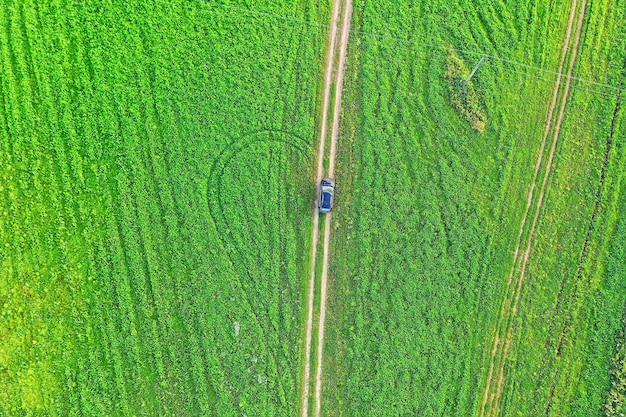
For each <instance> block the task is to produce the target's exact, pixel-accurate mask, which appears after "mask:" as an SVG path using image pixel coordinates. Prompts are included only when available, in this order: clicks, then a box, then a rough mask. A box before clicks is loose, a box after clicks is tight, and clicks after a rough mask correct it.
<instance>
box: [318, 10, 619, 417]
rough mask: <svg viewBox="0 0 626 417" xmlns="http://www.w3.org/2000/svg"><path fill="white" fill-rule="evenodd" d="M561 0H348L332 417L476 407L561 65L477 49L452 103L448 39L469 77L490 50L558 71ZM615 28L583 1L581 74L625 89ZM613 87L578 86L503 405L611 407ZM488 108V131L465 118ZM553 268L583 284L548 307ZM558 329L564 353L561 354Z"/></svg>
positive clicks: (615, 316) (610, 13) (513, 409)
mask: <svg viewBox="0 0 626 417" xmlns="http://www.w3.org/2000/svg"><path fill="white" fill-rule="evenodd" d="M569 5H570V4H569V2H566V1H562V2H557V3H554V4H552V5H551V6H550V9H549V10H548V8H547V6H546V5H543V4H528V5H521V4H518V3H515V2H504V3H496V2H487V3H481V4H480V5H470V4H469V3H462V4H458V5H454V6H448V5H447V4H446V3H445V2H435V3H432V2H431V3H429V4H428V5H426V4H424V5H415V4H413V5H409V4H408V3H397V2H396V3H394V5H393V7H391V6H390V5H389V4H387V3H385V2H367V3H365V4H359V5H355V15H356V17H355V21H354V23H353V27H354V28H356V29H357V30H358V31H359V33H356V34H353V38H352V44H351V48H352V49H351V51H350V54H351V55H350V57H351V58H350V63H349V75H348V76H347V79H348V80H349V81H348V85H347V86H346V90H345V91H346V98H345V99H344V102H345V103H346V106H347V107H346V108H345V109H344V118H343V120H342V124H343V128H342V129H343V131H342V136H341V139H340V141H339V146H340V151H339V158H340V161H339V162H338V164H337V165H338V169H339V172H338V174H337V183H338V184H339V185H340V186H341V196H339V195H338V200H337V201H338V202H339V203H338V204H337V207H336V213H335V216H336V217H335V218H334V219H336V221H337V223H338V224H339V225H340V227H339V229H338V230H337V232H336V233H335V234H334V235H333V247H332V254H333V257H332V265H331V268H332V274H331V275H332V276H331V281H330V282H331V288H330V289H329V293H330V294H331V299H330V300H329V319H328V323H329V330H328V333H327V335H328V339H327V340H328V342H327V343H328V347H327V348H325V349H326V352H330V353H329V355H328V358H329V360H328V362H326V363H325V365H326V368H325V371H324V374H325V375H328V377H329V380H328V382H327V383H326V385H325V387H326V388H325V392H324V398H325V413H326V415H328V416H335V415H337V416H339V415H363V416H366V415H371V416H375V415H381V416H382V415H390V414H393V415H398V416H403V415H407V416H408V415H423V416H430V415H433V416H434V415H446V416H455V415H458V416H467V415H478V414H479V411H480V403H481V400H482V398H481V395H482V392H483V390H484V387H485V384H486V379H487V376H488V373H489V361H490V355H491V348H492V344H491V343H492V340H491V338H492V336H493V329H494V326H495V324H496V322H497V321H498V319H499V315H500V307H501V302H502V300H503V297H504V293H505V286H506V282H507V279H508V275H509V272H510V270H511V267H512V262H513V256H512V253H513V250H514V248H515V246H516V241H517V237H518V233H519V227H520V222H521V219H522V217H523V213H524V210H525V206H526V197H527V192H528V190H529V186H530V184H531V182H532V175H533V169H534V164H535V160H536V156H537V152H538V150H539V145H540V143H541V137H542V133H543V128H544V123H545V119H546V108H547V104H548V102H549V101H550V99H551V96H552V88H553V86H554V80H555V77H554V74H549V73H546V72H542V71H539V70H537V69H535V68H530V67H524V66H519V65H516V64H513V63H511V62H503V61H499V60H497V59H494V58H491V57H487V59H486V62H485V64H484V65H483V66H482V67H481V68H480V69H479V70H478V71H477V73H476V75H475V76H474V78H473V79H472V81H471V82H470V84H469V86H470V88H471V89H472V90H470V91H473V92H474V93H475V94H476V96H475V98H472V104H470V107H469V109H474V110H467V108H465V109H464V108H463V106H462V105H461V106H460V105H459V104H458V103H457V104H455V95H454V92H455V90H454V89H452V91H451V85H450V82H451V81H450V80H449V79H447V78H446V72H448V74H450V52H449V51H447V50H446V48H448V47H450V46H452V47H453V48H455V49H456V50H457V51H455V55H456V57H457V58H458V60H457V61H454V63H455V65H454V68H456V69H457V70H458V71H460V72H461V73H463V72H464V70H463V68H465V69H467V70H471V69H472V68H473V67H474V65H475V64H476V63H477V62H478V61H479V59H480V57H481V54H482V53H485V54H488V55H495V56H501V57H504V58H506V59H508V60H512V61H516V62H523V63H529V64H530V65H532V66H534V67H541V68H545V69H548V70H551V71H554V70H555V69H556V68H558V62H559V60H560V56H561V51H562V41H563V39H564V35H565V30H566V27H567V18H568V16H569ZM625 22H626V21H625V20H624V16H623V14H622V12H620V11H617V10H616V8H615V7H609V6H608V5H607V4H606V3H603V4H598V5H596V6H594V7H589V10H588V11H587V17H586V20H585V26H584V28H583V37H582V44H581V48H580V55H579V57H578V59H577V66H576V71H575V76H577V77H581V78H584V79H590V80H593V81H595V82H600V83H610V84H611V85H619V84H620V82H621V81H620V80H621V79H623V74H622V68H621V62H622V61H623V60H624V57H625V51H624V50H623V45H621V44H620V42H618V41H616V40H617V39H620V36H622V35H620V34H621V33H623V30H624V25H625ZM373 34H378V35H380V36H373ZM428 45H438V46H440V47H431V46H428ZM468 51H470V52H468ZM471 51H474V52H476V53H473V52H471ZM449 78H450V77H449ZM452 87H454V86H452ZM474 93H471V94H474ZM605 94H606V95H605ZM467 95H468V96H469V95H470V93H467ZM616 96H617V95H616V92H615V91H614V90H608V89H605V88H602V87H600V86H594V85H590V84H588V83H584V82H582V81H576V82H574V89H573V93H572V94H571V95H570V100H569V104H568V108H567V113H566V120H565V124H564V127H563V131H562V133H561V140H560V144H559V147H558V149H557V156H556V162H555V166H554V167H553V172H552V174H551V176H550V182H549V185H548V191H547V195H546V198H545V203H544V207H543V208H542V210H541V214H540V221H539V226H538V229H537V231H536V237H535V240H534V243H533V250H532V252H531V262H530V264H529V267H528V273H527V277H526V281H525V283H524V286H523V293H522V301H521V304H520V308H519V313H518V317H517V319H516V320H515V331H514V333H513V334H514V340H513V344H512V348H511V354H510V355H509V358H508V361H507V363H506V368H505V372H506V374H505V375H506V380H505V381H506V382H505V386H504V392H503V400H502V403H501V404H502V407H501V409H500V412H501V415H524V416H533V415H544V413H545V412H546V411H547V412H548V413H549V415H555V416H556V415H560V416H563V415H602V413H603V410H604V408H603V404H605V402H606V401H607V399H608V395H609V387H610V384H611V382H610V381H609V379H610V378H609V368H610V367H611V360H610V357H611V355H612V354H613V352H614V351H615V346H616V342H615V340H614V337H615V336H616V335H617V334H618V331H617V330H618V328H619V326H620V319H621V316H622V313H621V312H622V311H623V308H624V295H625V293H624V289H623V286H621V285H620V284H618V281H617V278H616V276H617V275H616V273H615V272H608V269H607V265H610V264H611V263H613V264H615V263H616V262H617V263H618V264H619V261H617V259H618V257H617V256H618V255H613V254H612V251H611V249H609V248H610V247H611V245H613V244H614V243H611V242H612V241H613V240H614V239H615V241H616V242H620V241H621V240H622V237H621V235H620V233H621V232H620V229H619V228H616V220H617V219H619V218H620V216H621V214H620V213H622V211H621V210H622V209H621V208H620V207H621V206H619V205H616V201H618V200H617V199H619V198H621V197H620V196H621V195H622V191H621V189H620V186H619V178H620V176H621V175H622V174H621V173H623V165H622V162H621V161H622V159H621V156H620V154H619V153H618V152H617V151H616V149H621V146H622V142H623V141H622V140H621V139H619V138H620V137H622V135H621V134H620V133H618V132H620V131H621V130H620V129H623V120H624V119H623V118H624V116H623V110H620V111H618V112H617V113H616V116H615V118H616V124H615V129H616V130H615V133H614V136H613V137H614V139H613V143H614V149H613V150H612V151H611V152H610V155H609V159H608V168H607V170H606V172H605V174H604V175H605V180H604V182H603V185H600V186H599V185H598V184H599V183H600V177H601V172H602V166H603V163H604V156H605V150H606V145H607V137H608V134H609V130H610V126H611V123H612V119H613V116H614V110H615V104H616V100H622V99H621V98H620V99H618V98H616ZM458 102H460V103H461V104H464V103H463V100H458ZM482 111H484V113H485V115H486V118H485V119H486V123H485V128H484V133H481V131H480V130H481V129H476V128H475V127H474V128H473V127H472V117H471V115H472V114H479V112H482ZM468 119H469V120H468ZM481 119H482V118H476V120H481ZM618 143H619V145H618ZM338 187H339V186H338ZM535 201H536V200H535ZM596 202H598V203H596ZM596 206H597V210H596V208H595V207H596ZM594 211H595V212H596V215H595V218H594V219H593V220H591V217H592V214H593V213H594ZM590 221H591V222H593V226H592V227H591V228H590ZM589 230H591V233H588V231H589ZM588 235H589V236H590V237H589V239H588ZM524 236H525V237H524V238H525V239H526V238H527V237H528V232H525V234H524ZM587 240H588V241H589V242H588V243H585V242H586V241H587ZM585 245H586V249H585V250H584V253H583V247H585ZM611 259H614V260H611ZM613 268H615V266H614V267H613ZM580 275H582V277H583V278H582V279H579V278H578V277H579V276H580ZM563 279H565V280H567V281H568V282H571V283H573V282H578V284H576V287H577V288H579V289H578V290H576V291H574V287H573V286H571V287H568V288H567V289H565V290H564V292H563V294H562V295H561V298H562V300H563V301H562V302H561V304H560V306H559V307H558V308H556V309H555V305H556V302H557V299H558V296H557V294H558V288H559V285H560V284H561V282H562V281H563ZM609 295H610V296H609ZM600 300H607V303H606V304H604V303H602V304H601V303H600ZM566 323H567V324H566ZM598 323H601V324H598ZM550 326H552V329H549V328H548V327H550ZM564 328H567V330H564ZM563 334H565V338H564V340H565V341H564V346H566V348H564V349H565V350H563V351H562V352H561V353H560V354H557V349H556V347H557V346H558V344H559V340H560V337H561V335H563ZM565 351H566V352H567V353H565ZM565 358H567V359H565ZM540 369H541V372H542V373H541V375H539V374H536V372H538V371H539V370H540ZM553 388H554V389H553ZM529 398H532V399H533V401H528V399H529Z"/></svg>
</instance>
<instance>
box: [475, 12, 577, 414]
mask: <svg viewBox="0 0 626 417" xmlns="http://www.w3.org/2000/svg"><path fill="white" fill-rule="evenodd" d="M586 8H587V0H582V4H581V5H580V11H579V14H578V19H577V24H576V32H575V34H574V41H573V43H571V37H572V30H573V28H574V23H575V20H576V19H575V17H576V11H577V9H578V0H573V2H572V6H571V12H570V16H569V23H568V27H567V33H566V35H565V39H564V43H563V53H562V56H561V63H560V66H559V70H558V73H559V75H558V76H557V79H556V81H555V85H554V92H553V96H552V101H551V103H550V106H549V108H548V111H547V115H546V125H545V129H544V134H543V141H542V144H541V148H540V150H539V154H538V156H537V161H536V163H535V172H534V177H533V182H532V185H531V188H530V191H529V193H528V199H527V201H526V210H525V212H524V216H523V218H522V222H521V225H520V231H519V235H518V238H517V245H516V247H515V251H514V253H513V266H512V268H511V273H510V275H509V280H508V282H507V288H506V294H507V295H506V299H505V301H504V303H503V305H502V310H501V317H500V319H499V321H498V323H497V324H496V328H495V329H494V339H493V342H492V346H493V348H492V351H491V365H490V369H489V376H488V378H487V386H486V388H485V391H484V392H483V400H482V404H481V411H480V416H481V417H484V416H489V417H495V416H497V415H498V413H499V409H500V399H501V397H502V391H503V388H504V382H505V377H504V368H505V365H506V360H507V357H508V354H509V349H510V347H511V340H512V338H513V328H514V325H513V319H514V317H515V316H516V314H517V310H518V307H519V301H520V299H521V293H522V284H523V282H524V277H525V274H526V266H527V264H528V260H529V258H530V250H531V248H532V244H533V238H534V235H535V229H536V227H537V221H538V219H539V215H540V212H541V207H542V205H543V199H544V195H545V192H546V188H547V184H548V179H549V177H550V172H551V170H552V163H553V161H554V154H555V152H556V146H557V143H558V141H559V135H560V132H561V125H562V124H563V119H564V117H565V107H566V105H567V98H568V96H569V90H570V84H571V80H572V72H573V70H574V64H575V62H576V55H577V54H578V45H579V42H580V34H581V31H582V25H583V21H584V17H585V10H586ZM568 54H571V55H570V56H569V58H570V59H569V67H568V73H567V77H566V78H565V84H564V86H563V88H562V89H561V82H562V81H563V77H562V76H561V73H562V72H563V67H564V65H565V63H566V59H567V57H568ZM561 91H562V93H561V107H560V109H559V115H558V117H557V119H556V122H555V124H554V130H553V134H554V135H553V138H552V144H551V147H550V153H549V155H548V160H547V162H546V167H545V173H544V176H543V180H542V182H541V189H540V190H539V196H538V198H537V201H536V206H535V213H534V217H533V221H532V224H531V226H530V229H529V231H528V238H527V244H526V247H525V249H524V253H523V255H522V256H521V257H520V256H519V251H520V247H521V245H522V244H523V242H522V238H523V236H524V230H525V227H526V221H527V219H528V214H529V212H530V208H531V206H532V202H533V197H534V192H535V188H536V187H537V180H538V176H539V171H540V167H541V165H542V162H543V156H544V151H545V146H546V143H547V139H548V136H549V135H550V132H551V131H552V123H553V116H554V110H555V109H556V107H557V103H558V102H559V100H558V98H559V92H561ZM517 271H519V273H518V274H516V272H517ZM503 323H505V328H504V330H505V331H504V334H503V335H502V337H501V336H500V332H499V327H500V325H501V324H503ZM496 364H497V369H496Z"/></svg>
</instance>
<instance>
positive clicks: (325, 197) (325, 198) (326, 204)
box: [322, 193, 330, 207]
mask: <svg viewBox="0 0 626 417" xmlns="http://www.w3.org/2000/svg"><path fill="white" fill-rule="evenodd" d="M322 206H323V207H330V193H322Z"/></svg>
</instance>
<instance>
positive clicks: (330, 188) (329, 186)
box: [318, 178, 335, 213]
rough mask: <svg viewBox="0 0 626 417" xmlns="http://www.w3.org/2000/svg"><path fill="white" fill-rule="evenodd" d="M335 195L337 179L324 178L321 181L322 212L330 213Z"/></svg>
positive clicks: (320, 201) (320, 200) (319, 205)
mask: <svg viewBox="0 0 626 417" xmlns="http://www.w3.org/2000/svg"><path fill="white" fill-rule="evenodd" d="M334 197H335V180H334V179H332V178H324V179H323V180H322V182H320V198H319V202H318V207H319V209H320V213H328V212H329V211H331V210H332V208H333V198H334Z"/></svg>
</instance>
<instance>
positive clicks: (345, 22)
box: [300, 0, 352, 417]
mask: <svg viewBox="0 0 626 417" xmlns="http://www.w3.org/2000/svg"><path fill="white" fill-rule="evenodd" d="M340 14H342V15H343V18H342V25H341V40H340V41H339V45H337V23H338V21H339V17H340ZM351 16H352V0H333V7H332V15H331V22H330V28H329V36H328V39H329V40H328V42H329V44H328V54H327V56H326V64H325V70H324V93H323V97H322V121H321V123H320V139H319V148H318V153H317V157H318V160H317V178H316V184H319V183H320V181H321V180H322V178H323V176H324V154H325V149H326V148H325V146H326V137H327V135H328V110H329V105H330V90H331V85H334V86H335V89H334V94H335V97H334V99H335V100H334V108H333V115H332V129H331V137H330V152H329V156H328V160H329V168H328V175H327V176H328V177H331V178H332V177H333V176H334V169H335V155H336V152H337V139H338V136H339V117H340V114H341V92H342V87H343V73H344V68H345V61H346V53H347V47H348V37H349V33H350V21H351ZM335 65H336V66H335ZM333 70H334V72H335V79H334V82H333V79H332V75H333ZM331 217H332V214H331V213H328V214H327V215H326V222H325V227H324V246H323V265H322V274H321V278H320V301H319V304H320V312H319V323H318V328H317V330H318V338H317V357H316V363H317V369H316V373H315V416H316V417H319V415H320V413H321V393H322V359H323V346H324V322H325V319H326V281H327V278H328V254H329V246H330V220H331ZM318 229H319V212H318V210H317V207H315V208H314V211H313V232H312V239H311V242H312V250H311V275H310V278H309V288H308V294H307V307H308V311H307V328H306V340H305V343H306V345H305V355H304V356H305V357H304V372H303V381H302V394H301V398H300V402H301V410H300V411H301V414H300V415H301V417H308V415H309V393H310V386H311V342H312V339H313V315H314V306H315V303H314V299H315V278H316V274H315V264H316V259H317V243H318Z"/></svg>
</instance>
